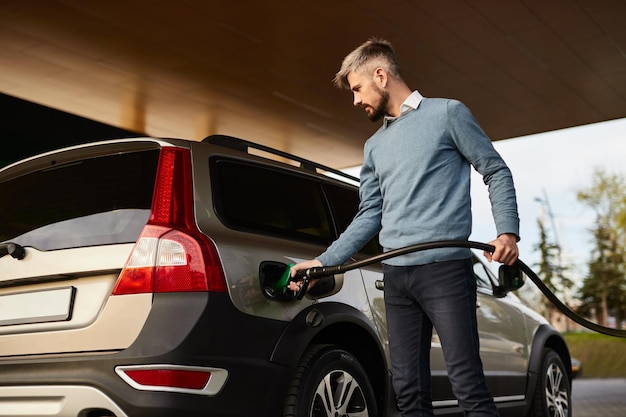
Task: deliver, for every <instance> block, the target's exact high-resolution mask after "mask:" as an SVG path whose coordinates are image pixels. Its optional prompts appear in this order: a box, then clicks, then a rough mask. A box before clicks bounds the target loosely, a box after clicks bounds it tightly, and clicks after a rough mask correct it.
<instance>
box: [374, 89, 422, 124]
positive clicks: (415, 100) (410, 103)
mask: <svg viewBox="0 0 626 417" xmlns="http://www.w3.org/2000/svg"><path fill="white" fill-rule="evenodd" d="M423 98H424V97H423V96H422V95H421V94H420V93H419V91H417V90H415V91H413V92H412V93H411V94H409V96H408V97H407V98H406V100H404V102H402V104H401V105H400V115H403V114H404V113H406V112H408V111H411V110H415V109H417V107H418V106H419V105H420V103H421V101H422V99H423ZM394 120H396V117H391V116H385V118H384V120H383V125H384V126H385V127H387V123H389V122H393V121H394Z"/></svg>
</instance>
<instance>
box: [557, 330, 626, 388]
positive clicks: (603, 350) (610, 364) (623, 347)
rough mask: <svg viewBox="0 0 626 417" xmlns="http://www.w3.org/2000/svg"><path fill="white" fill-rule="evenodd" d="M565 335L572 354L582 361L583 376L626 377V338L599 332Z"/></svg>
mask: <svg viewBox="0 0 626 417" xmlns="http://www.w3.org/2000/svg"><path fill="white" fill-rule="evenodd" d="M563 336H564V337H565V341H566V342H567V346H568V347H569V350H570V355H571V356H572V357H574V358H576V359H578V360H579V361H580V362H581V363H582V376H581V377H582V378H624V377H626V338H621V337H613V336H606V335H603V334H598V333H566V334H564V335H563Z"/></svg>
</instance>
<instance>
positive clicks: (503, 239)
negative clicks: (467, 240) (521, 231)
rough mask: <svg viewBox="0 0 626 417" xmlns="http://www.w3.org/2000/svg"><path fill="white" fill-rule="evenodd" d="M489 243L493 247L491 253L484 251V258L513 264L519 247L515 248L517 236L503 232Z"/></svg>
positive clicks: (517, 255)
mask: <svg viewBox="0 0 626 417" xmlns="http://www.w3.org/2000/svg"><path fill="white" fill-rule="evenodd" d="M489 244H490V245H492V246H493V247H495V250H494V251H493V253H490V252H486V251H485V252H484V255H485V258H487V260H488V261H489V262H491V261H496V262H500V263H502V264H505V265H513V264H514V263H515V261H517V258H518V257H519V249H518V248H517V236H515V235H514V234H512V233H503V234H501V235H500V236H498V237H497V238H496V239H495V240H492V241H491V242H489Z"/></svg>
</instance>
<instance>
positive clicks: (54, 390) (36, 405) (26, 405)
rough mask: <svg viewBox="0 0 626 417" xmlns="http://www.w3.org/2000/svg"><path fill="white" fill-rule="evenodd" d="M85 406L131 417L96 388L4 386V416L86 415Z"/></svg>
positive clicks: (0, 410) (0, 411) (0, 403)
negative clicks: (88, 405)
mask: <svg viewBox="0 0 626 417" xmlns="http://www.w3.org/2000/svg"><path fill="white" fill-rule="evenodd" d="M85 404H90V408H91V409H92V410H107V411H108V412H110V414H109V415H114V416H118V417H126V416H128V414H125V413H124V412H123V411H122V410H121V409H120V408H119V407H118V406H117V404H115V402H114V401H113V400H112V399H111V398H109V397H108V396H107V395H106V394H105V393H103V392H102V391H99V390H97V389H95V388H92V387H84V386H71V385H58V386H44V385H40V386H37V385H33V386H19V387H0V416H25V417H30V416H33V417H35V416H39V417H41V416H86V415H87V414H86V412H85ZM104 415H106V414H104Z"/></svg>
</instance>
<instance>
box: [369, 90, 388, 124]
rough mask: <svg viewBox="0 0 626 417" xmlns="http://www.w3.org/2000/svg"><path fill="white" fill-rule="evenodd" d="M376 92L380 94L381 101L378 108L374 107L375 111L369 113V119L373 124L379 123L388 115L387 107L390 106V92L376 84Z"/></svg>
mask: <svg viewBox="0 0 626 417" xmlns="http://www.w3.org/2000/svg"><path fill="white" fill-rule="evenodd" d="M374 87H375V88H376V90H378V94H380V101H379V102H378V105H377V106H376V107H372V109H374V112H373V113H371V114H370V113H368V117H369V119H370V120H371V121H372V122H377V121H379V120H380V119H382V118H383V117H385V116H386V115H387V106H388V105H389V92H387V91H385V90H383V89H382V88H380V87H378V86H377V85H376V84H374Z"/></svg>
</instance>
